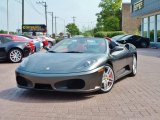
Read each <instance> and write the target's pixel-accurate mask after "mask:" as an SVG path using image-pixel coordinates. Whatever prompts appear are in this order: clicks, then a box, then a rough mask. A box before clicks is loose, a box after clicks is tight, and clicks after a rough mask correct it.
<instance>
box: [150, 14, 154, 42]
mask: <svg viewBox="0 0 160 120" xmlns="http://www.w3.org/2000/svg"><path fill="white" fill-rule="evenodd" d="M149 31H150V40H151V42H153V41H154V31H155V17H154V16H151V17H150V29H149Z"/></svg>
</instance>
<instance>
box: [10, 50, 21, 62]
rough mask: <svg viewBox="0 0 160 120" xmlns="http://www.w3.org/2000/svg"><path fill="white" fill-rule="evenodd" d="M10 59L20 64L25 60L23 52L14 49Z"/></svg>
mask: <svg viewBox="0 0 160 120" xmlns="http://www.w3.org/2000/svg"><path fill="white" fill-rule="evenodd" d="M8 58H9V60H10V61H11V62H12V63H18V62H20V61H21V60H22V58H23V54H22V51H21V50H20V49H12V50H10V51H9V54H8Z"/></svg>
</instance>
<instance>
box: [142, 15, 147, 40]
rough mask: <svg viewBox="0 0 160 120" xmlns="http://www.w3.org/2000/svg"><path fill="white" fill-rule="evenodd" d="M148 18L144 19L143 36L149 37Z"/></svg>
mask: <svg viewBox="0 0 160 120" xmlns="http://www.w3.org/2000/svg"><path fill="white" fill-rule="evenodd" d="M147 34H148V18H144V19H143V36H144V37H148V35H147Z"/></svg>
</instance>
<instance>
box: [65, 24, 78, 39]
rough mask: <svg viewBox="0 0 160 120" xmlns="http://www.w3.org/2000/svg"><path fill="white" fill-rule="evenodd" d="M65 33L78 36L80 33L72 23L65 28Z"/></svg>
mask: <svg viewBox="0 0 160 120" xmlns="http://www.w3.org/2000/svg"><path fill="white" fill-rule="evenodd" d="M66 28H67V32H68V33H70V34H71V35H72V36H73V35H79V34H80V31H79V28H78V27H77V26H76V25H75V24H74V23H69V24H68V25H67V26H66Z"/></svg>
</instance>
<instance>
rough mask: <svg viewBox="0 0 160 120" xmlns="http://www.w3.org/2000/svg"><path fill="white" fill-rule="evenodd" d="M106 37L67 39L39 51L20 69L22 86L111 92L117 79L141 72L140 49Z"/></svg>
mask: <svg viewBox="0 0 160 120" xmlns="http://www.w3.org/2000/svg"><path fill="white" fill-rule="evenodd" d="M112 42H114V41H108V40H105V39H103V38H71V39H64V40H62V41H60V42H59V43H57V44H56V45H54V46H53V47H52V48H51V49H48V51H47V52H45V53H35V54H33V55H30V56H29V57H27V58H26V59H24V60H23V61H22V63H21V64H20V66H19V67H18V68H17V69H16V82H17V86H18V87H19V88H27V89H37V90H51V91H62V92H93V91H100V92H108V91H110V90H111V89H112V87H113V85H114V82H115V81H116V80H118V79H119V78H121V77H124V76H126V75H131V76H135V75H136V73H137V51H136V48H135V47H134V46H133V45H132V44H126V45H121V44H117V43H114V44H112Z"/></svg>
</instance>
